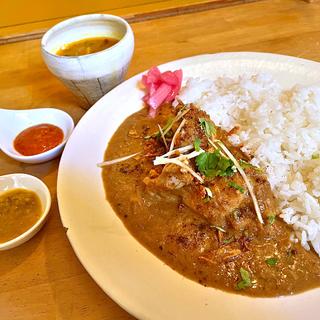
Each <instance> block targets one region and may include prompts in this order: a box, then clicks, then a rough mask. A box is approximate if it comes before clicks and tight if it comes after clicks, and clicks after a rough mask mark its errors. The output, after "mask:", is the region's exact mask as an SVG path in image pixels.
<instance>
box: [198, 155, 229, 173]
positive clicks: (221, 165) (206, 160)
mask: <svg viewBox="0 0 320 320" xmlns="http://www.w3.org/2000/svg"><path fill="white" fill-rule="evenodd" d="M196 164H197V167H198V170H199V171H200V172H201V173H202V174H203V175H205V176H206V177H210V178H214V177H217V176H219V177H230V176H232V175H233V174H234V171H233V169H232V168H233V162H232V161H231V160H230V159H228V158H226V157H223V156H222V155H221V154H220V152H219V151H218V150H216V151H215V152H214V153H209V152H203V153H201V154H199V155H198V156H197V157H196Z"/></svg>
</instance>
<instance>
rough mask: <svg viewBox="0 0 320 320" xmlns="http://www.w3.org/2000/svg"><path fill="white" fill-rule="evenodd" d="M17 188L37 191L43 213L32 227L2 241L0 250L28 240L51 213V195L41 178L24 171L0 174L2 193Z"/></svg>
mask: <svg viewBox="0 0 320 320" xmlns="http://www.w3.org/2000/svg"><path fill="white" fill-rule="evenodd" d="M16 188H23V189H28V190H31V191H33V192H35V193H36V194H37V195H38V197H39V199H40V201H41V206H42V214H41V216H40V218H39V219H38V220H37V221H36V223H35V224H34V225H33V226H32V227H31V228H30V229H28V230H27V231H25V232H24V233H22V234H21V235H19V236H18V237H16V238H14V239H12V240H10V241H7V242H4V243H0V250H7V249H11V248H14V247H17V246H19V245H20V244H22V243H24V242H26V241H28V240H29V239H30V238H32V237H33V236H34V235H35V234H36V233H37V232H38V231H39V230H40V229H41V228H42V226H43V225H44V223H45V221H46V219H47V217H48V214H49V210H50V206H51V196H50V192H49V190H48V188H47V186H46V185H45V184H44V183H43V182H42V181H41V180H39V179H38V178H36V177H34V176H31V175H29V174H23V173H15V174H7V175H4V176H0V194H1V193H2V192H5V191H9V190H11V189H16ZM17 223H18V221H17Z"/></svg>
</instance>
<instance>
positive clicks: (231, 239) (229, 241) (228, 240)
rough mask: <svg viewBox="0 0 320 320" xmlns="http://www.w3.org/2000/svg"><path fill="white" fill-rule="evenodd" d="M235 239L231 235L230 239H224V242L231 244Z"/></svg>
mask: <svg viewBox="0 0 320 320" xmlns="http://www.w3.org/2000/svg"><path fill="white" fill-rule="evenodd" d="M233 240H234V238H233V237H231V238H229V239H225V240H223V243H224V244H229V243H231V242H232V241H233Z"/></svg>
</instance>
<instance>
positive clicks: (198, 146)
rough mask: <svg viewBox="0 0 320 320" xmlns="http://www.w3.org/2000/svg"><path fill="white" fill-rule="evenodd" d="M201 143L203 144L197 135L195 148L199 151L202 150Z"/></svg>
mask: <svg viewBox="0 0 320 320" xmlns="http://www.w3.org/2000/svg"><path fill="white" fill-rule="evenodd" d="M200 144H201V140H200V139H199V138H198V137H197V138H196V139H195V140H194V143H193V145H194V150H196V151H197V152H199V151H200Z"/></svg>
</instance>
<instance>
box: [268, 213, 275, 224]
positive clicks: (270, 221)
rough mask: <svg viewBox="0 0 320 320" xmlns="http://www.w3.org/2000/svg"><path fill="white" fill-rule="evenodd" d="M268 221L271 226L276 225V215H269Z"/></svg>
mask: <svg viewBox="0 0 320 320" xmlns="http://www.w3.org/2000/svg"><path fill="white" fill-rule="evenodd" d="M268 221H269V224H274V222H275V221H276V215H275V214H269V215H268Z"/></svg>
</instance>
